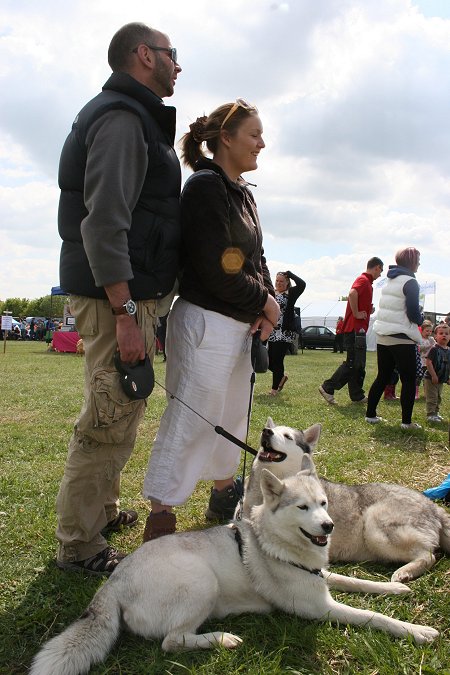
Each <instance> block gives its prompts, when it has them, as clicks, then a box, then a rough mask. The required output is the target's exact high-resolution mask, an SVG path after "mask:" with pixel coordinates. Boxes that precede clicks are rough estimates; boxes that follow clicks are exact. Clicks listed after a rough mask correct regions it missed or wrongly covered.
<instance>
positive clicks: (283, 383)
mask: <svg viewBox="0 0 450 675" xmlns="http://www.w3.org/2000/svg"><path fill="white" fill-rule="evenodd" d="M288 379H289V378H288V376H287V375H283V377H282V378H281V381H280V384H279V385H278V391H281V390H282V389H283V387H284V385H285V384H286V382H287V381H288Z"/></svg>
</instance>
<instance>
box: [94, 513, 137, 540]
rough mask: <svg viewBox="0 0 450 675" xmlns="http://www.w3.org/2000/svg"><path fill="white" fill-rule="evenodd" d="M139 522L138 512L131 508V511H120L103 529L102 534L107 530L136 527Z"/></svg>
mask: <svg viewBox="0 0 450 675" xmlns="http://www.w3.org/2000/svg"><path fill="white" fill-rule="evenodd" d="M137 522H138V514H137V513H136V511H133V510H132V509H130V510H129V511H119V513H118V515H117V516H116V518H113V520H110V521H109V523H107V524H106V525H105V527H104V528H103V530H102V534H106V533H107V532H119V531H120V530H122V529H123V528H124V527H134V526H135V525H137Z"/></svg>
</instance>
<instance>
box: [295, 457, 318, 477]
mask: <svg viewBox="0 0 450 675" xmlns="http://www.w3.org/2000/svg"><path fill="white" fill-rule="evenodd" d="M299 473H301V474H302V475H303V476H313V477H314V478H317V473H316V467H315V466H314V462H313V461H312V459H311V455H307V454H304V455H303V457H302V463H301V465H300V471H299Z"/></svg>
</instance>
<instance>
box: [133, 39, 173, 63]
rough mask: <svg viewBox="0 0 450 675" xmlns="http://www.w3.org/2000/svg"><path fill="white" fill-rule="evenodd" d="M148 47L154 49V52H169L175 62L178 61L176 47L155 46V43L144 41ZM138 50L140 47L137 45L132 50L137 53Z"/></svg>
mask: <svg viewBox="0 0 450 675" xmlns="http://www.w3.org/2000/svg"><path fill="white" fill-rule="evenodd" d="M142 44H144V45H145V46H146V47H148V48H149V49H152V50H153V51H154V52H167V53H168V54H169V56H170V58H171V59H172V61H173V62H174V63H178V61H177V50H176V47H153V45H148V44H147V43H146V42H143V43H142ZM137 50H138V47H135V49H133V50H132V51H133V52H134V53H136V52H137Z"/></svg>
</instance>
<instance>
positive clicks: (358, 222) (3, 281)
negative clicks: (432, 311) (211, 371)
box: [0, 0, 450, 311]
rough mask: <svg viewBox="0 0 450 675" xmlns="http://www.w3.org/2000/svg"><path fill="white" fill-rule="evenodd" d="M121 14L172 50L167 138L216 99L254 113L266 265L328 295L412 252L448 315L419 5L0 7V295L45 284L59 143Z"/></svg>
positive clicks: (446, 154) (439, 139) (41, 289)
mask: <svg viewBox="0 0 450 675" xmlns="http://www.w3.org/2000/svg"><path fill="white" fill-rule="evenodd" d="M152 5H153V4H152ZM424 12H425V14H424ZM133 20H138V21H145V22H147V23H149V24H151V25H154V26H155V27H158V28H160V29H161V30H163V31H166V32H167V33H168V34H169V35H170V37H171V39H172V41H173V44H175V45H176V47H177V48H178V51H179V55H180V62H181V65H182V67H183V71H182V73H181V75H180V77H179V80H178V82H177V86H176V93H175V96H174V99H173V101H170V103H173V104H175V105H176V106H177V109H178V137H180V136H181V134H182V133H183V132H184V131H185V130H186V129H187V126H188V124H189V123H190V122H191V121H192V120H193V119H195V118H196V117H197V116H198V115H200V114H202V113H203V112H208V111H210V110H211V109H212V108H213V107H215V106H216V105H219V104H220V103H223V102H224V101H227V100H233V99H235V98H236V97H238V96H243V97H244V98H246V99H248V100H250V101H252V102H254V103H255V104H256V105H257V106H258V108H259V110H260V113H261V117H262V120H263V123H264V127H265V140H266V143H267V147H266V149H265V150H264V152H263V153H262V154H261V156H260V161H259V164H260V168H259V170H258V172H257V173H256V174H252V175H249V176H248V179H249V180H250V181H251V182H252V183H253V182H255V183H257V184H258V188H256V189H255V196H256V199H257V201H258V206H259V212H260V216H261V221H262V225H263V229H264V232H265V248H266V254H267V257H268V259H269V262H270V265H271V269H272V271H274V272H276V271H277V269H280V268H283V267H284V268H286V267H290V268H291V269H292V270H293V271H296V272H298V273H299V274H300V276H302V277H303V278H304V279H305V280H306V281H307V291H306V292H305V293H306V294H308V295H311V299H316V298H317V299H328V298H329V297H335V296H336V297H338V296H339V295H342V294H346V293H347V291H348V288H349V287H350V285H351V283H352V281H353V279H354V278H355V276H356V275H357V274H358V273H359V272H360V271H361V270H362V269H363V267H364V264H365V262H366V261H367V259H368V258H369V257H370V256H372V255H380V256H381V257H382V258H383V259H384V260H385V262H386V264H388V263H389V262H392V259H393V255H394V253H395V251H396V250H397V249H398V248H400V247H401V246H404V245H416V246H417V247H418V248H419V249H420V250H421V251H422V266H421V268H420V271H419V275H418V276H419V277H420V280H422V281H434V280H435V281H436V282H437V288H438V291H437V304H438V310H439V311H447V310H448V309H449V308H450V284H449V281H448V251H449V250H450V246H449V243H450V242H449V235H448V223H449V220H450V194H449V193H450V182H449V161H450V131H449V125H448V121H447V117H448V110H449V108H450V105H449V104H450V86H449V85H450V48H449V45H450V17H449V13H448V12H446V11H445V8H444V6H443V5H441V6H439V4H438V3H437V2H430V1H429V0H427V1H426V2H425V0H422V1H421V2H416V3H413V2H412V1H410V0H366V1H365V2H364V3H361V2H359V1H358V0H315V1H314V2H311V1H310V0H291V1H290V2H282V1H275V0H267V2H266V1H265V0H247V1H246V2H245V3H242V1H241V0H229V1H228V2H227V3H211V2H210V0H191V1H190V2H179V1H177V0H166V2H165V3H159V4H158V5H156V4H155V5H154V6H149V4H148V3H144V2H143V0H129V2H127V3H126V5H124V4H123V3H119V2H117V1H116V0H108V1H107V0H96V2H95V3H92V2H87V0H74V2H72V3H69V4H67V3H61V2H59V1H58V0H43V1H42V2H40V3H38V4H36V3H35V2H31V0H28V1H26V0H22V1H21V2H20V3H17V2H12V0H4V2H3V3H2V7H1V9H0V64H1V66H0V84H1V87H2V106H1V108H0V176H1V182H0V184H1V188H0V298H5V297H7V296H16V295H25V296H29V297H36V296H38V295H43V294H44V293H47V292H48V289H49V287H50V286H52V285H55V284H57V283H58V278H57V270H58V250H59V239H58V235H57V227H56V211H57V198H58V191H57V185H56V180H57V168H58V160H59V153H60V150H61V147H62V143H63V142H64V138H65V136H66V135H67V133H68V131H69V129H70V125H71V123H72V120H73V118H74V117H75V114H76V113H77V111H78V110H79V109H80V108H81V106H82V105H83V104H84V103H85V102H86V101H87V100H88V99H89V98H90V97H92V96H93V95H95V94H96V93H97V92H98V91H99V88H100V86H101V84H103V82H104V81H105V80H106V79H107V77H108V75H109V68H108V66H107V63H106V51H107V47H108V44H109V41H110V39H111V37H112V35H113V33H114V32H115V31H116V30H117V29H118V28H119V27H120V26H121V25H122V24H124V23H126V22H128V21H133ZM272 266H273V267H272ZM24 269H26V270H27V274H26V275H24ZM433 299H434V298H433ZM429 301H430V297H429V296H428V297H427V302H429Z"/></svg>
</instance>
